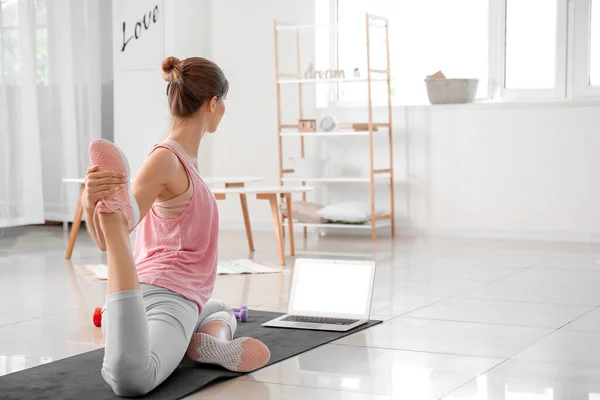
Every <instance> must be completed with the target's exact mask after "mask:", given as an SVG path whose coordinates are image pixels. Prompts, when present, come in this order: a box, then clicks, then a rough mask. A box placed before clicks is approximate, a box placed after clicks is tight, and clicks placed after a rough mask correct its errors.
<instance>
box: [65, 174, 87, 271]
mask: <svg viewBox="0 0 600 400" xmlns="http://www.w3.org/2000/svg"><path fill="white" fill-rule="evenodd" d="M84 188H85V185H81V188H80V189H79V197H78V198H77V207H76V208H75V215H74V216H73V227H72V228H71V234H70V235H69V244H68V246H67V254H66V255H65V258H66V259H67V260H70V259H71V256H72V255H73V248H74V247H75V240H77V234H78V233H79V228H80V227H81V217H82V216H83V204H82V203H81V200H82V197H83V189H84Z"/></svg>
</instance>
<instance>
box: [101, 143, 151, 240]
mask: <svg viewBox="0 0 600 400" xmlns="http://www.w3.org/2000/svg"><path fill="white" fill-rule="evenodd" d="M90 163H91V164H92V165H98V166H99V167H101V168H102V169H106V170H111V171H117V172H121V173H123V174H124V175H126V176H127V186H126V187H123V188H121V189H119V190H118V191H117V192H116V193H115V194H113V195H111V196H108V197H105V198H104V199H102V200H100V201H99V202H98V203H97V204H96V209H95V210H94V215H95V214H96V213H98V212H117V211H121V212H122V213H123V214H125V218H127V224H128V226H129V229H133V228H135V226H136V225H137V223H138V222H139V220H140V209H139V206H138V204H137V201H136V199H135V197H134V196H133V193H132V192H131V185H130V179H131V176H130V174H129V163H128V162H127V158H126V157H125V154H123V152H122V151H121V150H120V149H119V148H118V147H117V146H115V145H114V144H113V143H111V142H109V141H108V140H105V139H96V140H93V141H92V142H91V143H90Z"/></svg>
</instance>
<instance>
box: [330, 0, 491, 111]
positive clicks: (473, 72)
mask: <svg viewBox="0 0 600 400" xmlns="http://www.w3.org/2000/svg"><path fill="white" fill-rule="evenodd" d="M337 11H338V16H337V17H338V22H339V24H340V26H345V27H352V28H349V29H342V28H341V29H340V32H339V37H338V68H343V69H345V70H347V71H348V70H349V71H352V70H354V68H356V67H358V68H359V70H360V71H365V70H366V53H365V52H363V51H357V49H363V48H364V47H365V44H366V37H365V29H364V28H363V27H364V26H365V12H370V13H373V14H377V15H385V16H387V17H388V18H389V19H390V27H389V36H390V37H389V39H390V67H391V75H392V102H394V103H398V104H422V103H425V102H427V92H426V90H425V83H424V82H423V80H424V79H425V77H426V76H427V75H429V74H433V73H435V72H437V71H439V70H442V71H443V72H444V73H445V74H446V75H448V76H449V77H450V76H454V77H466V78H478V79H479V80H480V83H479V91H478V97H486V96H487V80H488V79H487V76H488V38H487V31H488V5H487V2H486V1H483V0H453V1H448V0H419V1H394V0H371V1H346V0H339V1H338V10H337ZM423 21H427V23H424V22H423ZM356 27H360V29H357V28H356ZM378 31H381V30H376V29H373V30H372V31H371V32H372V36H371V60H383V61H385V46H384V44H385V41H384V38H383V37H374V36H373V35H376V34H377V33H378ZM379 34H380V35H381V34H382V32H379ZM378 67H380V68H385V65H380V66H373V68H378ZM340 86H341V88H340V96H339V99H340V101H363V102H364V101H365V99H366V84H364V85H362V84H351V85H340ZM378 92H381V93H378ZM385 93H386V88H385V85H383V84H382V85H373V98H374V100H375V101H376V102H377V100H378V99H380V100H381V99H384V98H385Z"/></svg>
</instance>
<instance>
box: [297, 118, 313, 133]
mask: <svg viewBox="0 0 600 400" xmlns="http://www.w3.org/2000/svg"><path fill="white" fill-rule="evenodd" d="M298 131H300V132H316V131H317V120H316V119H301V120H298Z"/></svg>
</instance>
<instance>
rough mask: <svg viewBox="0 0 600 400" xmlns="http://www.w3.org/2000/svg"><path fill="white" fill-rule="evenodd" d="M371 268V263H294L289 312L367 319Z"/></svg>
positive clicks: (308, 261)
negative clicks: (292, 290) (351, 316)
mask: <svg viewBox="0 0 600 400" xmlns="http://www.w3.org/2000/svg"><path fill="white" fill-rule="evenodd" d="M374 269H375V265H374V263H372V262H356V261H354V262H353V261H348V262H345V261H325V260H306V259H303V260H298V262H296V266H295V268H294V292H293V298H292V299H291V302H290V313H294V314H296V315H309V316H328V315H332V316H333V315H341V316H343V315H344V314H349V315H353V316H365V317H366V316H368V314H369V308H370V303H371V289H372V286H373V275H374Z"/></svg>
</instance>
